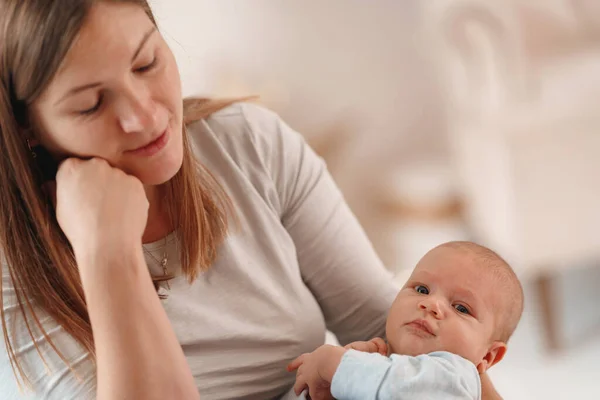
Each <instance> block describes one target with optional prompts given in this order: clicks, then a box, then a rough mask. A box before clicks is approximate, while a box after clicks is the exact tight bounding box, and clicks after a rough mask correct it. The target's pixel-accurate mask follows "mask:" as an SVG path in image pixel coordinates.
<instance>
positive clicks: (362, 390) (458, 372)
mask: <svg viewBox="0 0 600 400" xmlns="http://www.w3.org/2000/svg"><path fill="white" fill-rule="evenodd" d="M331 394H332V395H333V397H335V398H336V399H338V400H364V399H373V400H416V399H431V400H437V399H439V400H442V399H444V400H467V399H468V400H479V399H480V398H481V383H480V380H479V374H478V373H477V369H476V368H475V365H473V363H471V362H470V361H468V360H465V359H464V358H462V357H460V356H457V355H455V354H452V353H448V352H435V353H430V354H426V355H421V356H417V357H411V356H401V355H396V354H393V355H392V356H391V357H390V358H388V357H384V356H382V355H380V354H377V353H372V354H371V353H364V352H359V351H356V350H349V351H347V352H346V353H345V354H344V356H343V358H342V361H341V362H340V365H339V366H338V369H337V371H336V373H335V375H334V376H333V380H332V382H331Z"/></svg>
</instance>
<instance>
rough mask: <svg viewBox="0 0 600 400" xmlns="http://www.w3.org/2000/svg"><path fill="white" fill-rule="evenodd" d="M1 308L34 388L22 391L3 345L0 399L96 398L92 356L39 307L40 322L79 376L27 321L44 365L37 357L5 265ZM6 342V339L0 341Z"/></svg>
mask: <svg viewBox="0 0 600 400" xmlns="http://www.w3.org/2000/svg"><path fill="white" fill-rule="evenodd" d="M1 269H2V300H3V301H2V303H3V304H2V308H3V310H4V313H5V318H6V322H7V326H6V328H7V331H8V334H9V336H11V337H13V338H14V340H13V341H12V344H13V349H14V351H15V353H16V354H17V356H18V358H19V360H20V362H21V365H22V366H23V369H24V371H25V373H26V374H27V376H28V378H29V379H30V381H31V383H32V386H33V388H32V389H29V388H27V387H26V386H23V391H22V392H20V391H19V386H18V385H17V381H16V377H15V374H14V373H13V370H12V367H11V363H10V360H9V357H8V350H7V347H6V346H5V344H4V343H0V398H2V399H11V400H34V399H47V400H70V399H73V400H75V399H77V400H88V399H95V398H96V368H95V365H94V363H93V361H92V359H91V357H90V355H89V354H88V353H87V352H86V351H85V350H84V349H83V347H81V346H80V345H79V344H78V343H77V342H76V341H75V339H73V337H72V336H70V335H69V334H67V333H66V332H65V331H64V330H63V329H62V327H60V326H59V325H58V324H57V323H56V322H55V321H54V320H53V319H52V318H50V316H49V315H48V314H47V313H45V312H44V311H43V310H42V309H41V308H40V307H35V305H34V307H35V310H36V315H37V317H38V318H39V319H40V322H41V323H42V326H43V327H44V328H45V330H46V332H47V334H48V336H50V337H51V338H52V341H53V343H54V345H55V346H56V347H57V348H58V349H59V350H60V351H61V353H62V354H63V356H64V357H65V358H66V359H67V361H69V362H70V364H71V367H72V368H73V370H74V371H75V373H76V374H77V376H75V375H74V374H73V373H72V372H71V370H70V369H69V367H68V366H67V365H66V364H65V362H64V361H63V360H62V359H61V358H60V357H59V356H58V355H57V354H56V352H55V351H54V350H53V349H52V347H51V346H50V344H49V343H48V342H47V341H46V339H45V338H44V336H43V335H42V334H41V332H40V330H39V329H38V328H37V325H36V324H35V322H33V321H31V319H28V321H30V322H29V326H30V328H31V329H32V331H33V333H34V337H35V338H36V341H37V345H38V348H39V350H40V352H41V353H42V355H43V356H44V360H45V363H46V364H44V362H43V361H42V358H41V357H40V355H39V354H38V351H37V350H36V348H35V345H34V343H33V341H32V339H31V337H30V335H29V332H28V330H27V325H26V324H25V320H24V319H23V315H22V313H21V310H20V308H19V306H18V304H17V301H16V294H15V289H14V287H13V285H12V283H11V280H10V277H9V275H8V273H7V271H6V266H4V265H2V266H1ZM1 340H2V342H4V338H2V339H1Z"/></svg>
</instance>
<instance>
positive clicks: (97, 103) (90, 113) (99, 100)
mask: <svg viewBox="0 0 600 400" xmlns="http://www.w3.org/2000/svg"><path fill="white" fill-rule="evenodd" d="M102 100H103V96H102V95H100V97H99V98H98V101H97V102H96V104H95V105H94V106H93V107H92V108H88V109H87V110H82V111H79V114H81V115H92V114H93V113H95V112H96V111H98V110H99V109H100V106H101V105H102Z"/></svg>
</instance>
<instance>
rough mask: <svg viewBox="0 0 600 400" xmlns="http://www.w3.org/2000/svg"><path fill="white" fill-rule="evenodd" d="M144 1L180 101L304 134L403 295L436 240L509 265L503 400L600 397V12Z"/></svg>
mask: <svg viewBox="0 0 600 400" xmlns="http://www.w3.org/2000/svg"><path fill="white" fill-rule="evenodd" d="M152 3H153V6H154V10H155V12H156V14H157V17H158V23H159V25H160V27H161V29H162V31H163V34H164V35H165V37H166V39H167V40H168V42H169V44H170V45H171V47H172V49H173V51H174V52H175V54H176V57H177V60H178V63H179V65H180V69H181V73H182V80H183V87H184V94H185V95H202V96H216V97H231V96H246V95H259V96H260V100H259V101H260V103H262V104H263V105H265V106H267V107H269V108H271V109H273V110H275V111H276V112H278V113H279V114H280V115H281V116H282V117H283V118H284V119H285V120H286V121H287V122H288V123H289V124H290V125H291V126H292V127H293V128H295V129H296V130H297V131H299V132H301V133H302V134H303V135H304V136H305V138H306V140H307V141H308V142H309V143H310V145H311V146H312V147H313V148H314V149H315V150H316V151H317V152H318V153H319V154H320V155H321V156H322V157H323V158H324V159H325V161H326V162H327V164H328V167H329V169H330V171H331V173H332V175H333V177H334V179H335V180H336V181H337V183H338V184H339V186H340V188H341V189H342V191H343V193H344V195H345V197H346V199H347V201H348V203H349V204H350V206H351V207H352V209H353V210H354V212H355V213H356V215H357V217H358V218H359V219H360V221H361V223H362V224H363V226H364V228H365V229H366V231H367V234H368V235H369V237H370V239H371V240H372V242H373V244H374V246H375V247H376V249H377V251H378V252H379V254H380V256H381V257H382V259H383V260H384V262H385V264H386V265H387V267H388V268H389V270H390V272H391V273H393V275H394V276H395V279H396V280H397V281H398V284H402V283H403V282H404V280H405V279H406V277H407V275H408V274H410V271H411V269H412V268H413V267H414V265H415V263H416V262H417V261H418V259H419V258H420V257H421V256H422V255H423V254H424V253H425V252H426V251H427V250H428V249H430V248H431V247H433V246H435V245H437V244H439V243H442V242H444V241H448V240H460V239H470V240H474V241H477V242H479V243H481V244H484V245H487V246H489V247H491V248H492V249H494V250H496V251H498V252H499V253H500V254H501V255H502V256H504V257H505V258H506V259H507V260H508V261H509V262H510V263H511V264H512V265H513V267H514V268H515V270H516V271H517V273H518V275H519V276H520V278H521V280H522V282H523V284H524V288H525V293H526V307H525V314H524V316H523V319H522V322H521V324H520V326H519V328H518V330H517V332H516V333H515V336H514V337H513V339H511V342H510V345H509V351H508V355H507V357H506V358H505V360H504V361H503V362H501V363H500V364H499V365H498V366H496V367H494V368H493V369H492V370H491V373H490V374H491V376H492V379H493V381H494V383H495V384H496V386H497V389H498V390H499V392H500V393H501V394H502V395H503V396H504V397H505V398H506V399H572V398H578V397H585V398H600V372H598V367H597V360H598V359H600V290H599V289H600V234H599V233H598V230H599V229H600V131H599V130H600V109H599V105H598V99H599V98H600V1H598V0H502V1H498V0H496V1H495V0H469V1H466V0H431V1H417V0H376V1H365V0H327V1H317V0H305V1H301V2H300V1H294V2H292V1H284V0H252V1H243V0H219V1H215V0H168V1H167V0H154V1H152Z"/></svg>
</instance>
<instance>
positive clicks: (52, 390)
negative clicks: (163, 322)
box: [0, 104, 397, 400]
mask: <svg viewBox="0 0 600 400" xmlns="http://www.w3.org/2000/svg"><path fill="white" fill-rule="evenodd" d="M188 128H189V129H188V131H189V134H190V136H191V141H192V144H193V147H194V152H195V154H196V156H197V157H198V159H199V160H200V161H201V162H202V163H203V164H204V165H206V166H207V167H208V168H209V170H210V171H211V172H212V173H213V174H214V175H215V176H216V177H217V178H218V179H219V180H220V182H221V183H222V185H223V186H224V188H225V190H226V191H227V192H228V194H229V196H231V199H232V201H233V204H234V206H235V208H236V210H237V213H238V217H239V226H238V227H237V228H236V229H234V230H233V231H232V232H231V234H230V235H229V237H228V238H227V240H226V241H225V243H224V244H223V245H222V246H221V248H220V250H219V255H218V259H217V260H216V261H215V263H214V265H213V266H212V268H211V269H210V270H209V271H208V272H206V273H204V274H203V275H201V276H200V277H199V278H198V279H197V280H196V281H195V282H194V283H193V284H191V285H189V284H188V283H187V282H186V281H185V279H184V278H183V277H182V276H180V274H179V272H178V271H179V269H180V266H179V262H178V259H179V257H178V252H177V241H176V239H175V236H174V235H171V236H168V237H167V238H166V240H160V241H158V242H156V243H152V244H148V245H146V246H145V247H146V251H147V252H150V253H151V254H152V255H153V256H154V257H152V256H149V255H147V258H146V261H147V263H148V267H149V269H150V270H151V271H152V273H153V274H156V275H160V274H161V273H162V272H163V271H162V268H161V267H160V265H159V263H158V262H157V261H160V259H162V257H163V253H164V252H165V251H166V252H167V254H168V260H169V262H168V268H169V272H171V273H175V275H176V277H175V279H174V280H172V281H170V282H169V286H170V288H167V287H166V286H165V287H163V288H161V290H162V291H165V293H167V294H168V298H167V299H166V300H164V301H163V306H164V307H165V310H166V312H167V315H168V317H169V319H170V321H171V324H172V326H173V329H174V331H175V334H176V335H177V338H178V339H179V342H180V343H181V345H182V347H183V350H184V353H185V355H186V357H187V360H188V362H189V365H190V367H191V370H192V373H193V375H194V377H195V379H196V383H197V385H198V390H199V391H200V394H201V396H202V398H203V399H204V400H211V399H215V400H216V399H233V398H235V399H270V398H279V397H280V396H282V395H283V394H284V393H285V392H287V391H288V390H289V389H290V388H291V386H292V385H293V382H294V374H290V373H288V372H286V370H285V366H286V364H287V363H288V362H289V361H291V360H292V359H294V358H295V357H297V356H298V355H300V354H301V353H304V352H308V351H312V350H314V349H315V348H316V347H317V346H319V345H321V344H323V342H324V338H325V329H326V327H327V328H329V329H330V330H331V331H332V332H334V333H335V334H336V335H337V336H338V339H339V340H340V342H341V343H342V344H345V343H348V342H350V341H355V340H368V339H370V338H372V337H374V336H381V335H383V334H384V327H385V319H386V314H387V310H388V307H389V306H390V305H391V303H392V301H393V299H394V297H395V295H396V292H397V288H396V287H395V286H394V285H393V283H392V280H391V279H390V275H389V273H388V272H387V271H386V270H385V268H384V267H383V266H382V265H381V262H380V260H379V259H378V257H377V255H376V254H375V252H374V251H373V248H372V246H371V244H370V242H369V241H368V239H367V238H366V236H365V234H364V233H363V231H362V229H361V227H360V226H359V224H358V222H357V220H356V219H355V217H354V216H353V214H352V213H351V211H350V210H349V208H348V207H347V205H346V203H345V202H344V199H343V198H342V195H341V194H340V192H339V190H338V189H337V187H336V186H335V184H334V182H333V180H332V178H331V177H330V175H329V174H328V172H327V170H326V167H325V164H324V162H323V161H322V160H321V159H320V158H319V157H318V156H317V155H316V154H315V153H314V152H313V151H312V150H311V149H310V148H309V147H308V146H307V144H306V143H305V142H304V140H303V138H302V136H301V135H299V134H298V133H296V132H295V131H293V130H292V129H291V128H289V127H288V126H287V125H286V124H285V123H284V122H282V121H281V119H280V118H279V117H278V116H277V115H276V114H274V113H272V112H270V111H268V110H265V109H263V108H261V107H259V106H256V105H251V104H235V105H233V106H230V107H227V108H225V109H223V110H221V111H219V112H217V113H215V114H213V115H212V116H211V117H209V118H208V119H206V120H202V121H198V122H195V123H194V124H192V125H191V126H189V127H188ZM165 244H166V247H165ZM155 258H156V259H155ZM2 279H3V284H2V293H3V297H4V304H3V307H4V310H5V312H6V313H7V315H8V317H9V319H11V320H13V321H12V322H10V323H9V326H8V330H9V332H10V333H11V334H15V335H16V338H17V346H16V349H17V352H18V354H19V356H20V357H21V358H22V359H23V361H24V363H25V366H26V371H27V372H28V373H29V374H30V376H31V377H33V378H34V379H33V380H34V383H35V386H36V394H27V395H21V394H19V392H18V390H17V386H16V384H15V381H14V375H13V372H12V370H11V367H10V363H9V361H8V359H7V353H6V351H5V348H4V346H3V345H0V393H1V397H2V399H41V398H43V399H60V400H66V399H93V398H95V384H96V374H95V368H94V366H93V364H92V362H91V360H90V357H89V355H88V354H86V352H85V351H83V349H82V348H81V347H80V346H79V345H78V344H77V343H76V342H75V341H74V340H73V339H72V337H70V336H69V335H68V334H66V333H65V332H64V331H63V329H62V328H61V327H59V326H57V324H56V323H55V322H54V321H53V320H52V319H51V318H49V317H47V315H46V314H44V312H43V311H39V314H38V315H40V316H41V319H43V321H44V326H45V328H46V329H47V331H48V333H49V334H50V336H51V337H52V338H53V340H54V341H55V343H56V345H57V346H58V348H59V349H61V350H62V351H63V353H64V355H65V356H66V357H67V359H68V360H70V361H71V362H72V366H73V368H74V370H75V371H76V373H77V375H78V376H79V380H78V379H77V377H75V376H74V375H73V374H72V373H71V372H70V371H69V369H68V368H67V367H66V366H65V364H64V363H63V362H62V361H61V360H60V358H58V357H57V356H56V354H55V353H54V352H53V350H52V349H51V348H50V346H49V345H48V344H47V343H46V342H45V340H44V339H43V338H42V337H41V336H40V338H39V345H40V347H41V349H42V351H43V353H44V355H45V358H46V362H47V363H48V367H49V370H48V371H46V368H45V366H44V364H43V363H42V362H41V360H40V358H39V356H38V354H37V352H36V350H35V348H34V347H33V345H32V343H31V339H30V337H29V335H28V333H27V329H26V327H25V324H24V321H23V320H22V318H20V317H19V316H18V314H17V307H16V306H15V304H14V303H15V300H14V298H15V296H14V290H13V289H12V284H11V282H10V279H9V278H8V276H7V274H6V268H3V277H2ZM15 315H16V318H13V317H14V316H15ZM44 316H45V318H44Z"/></svg>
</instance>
